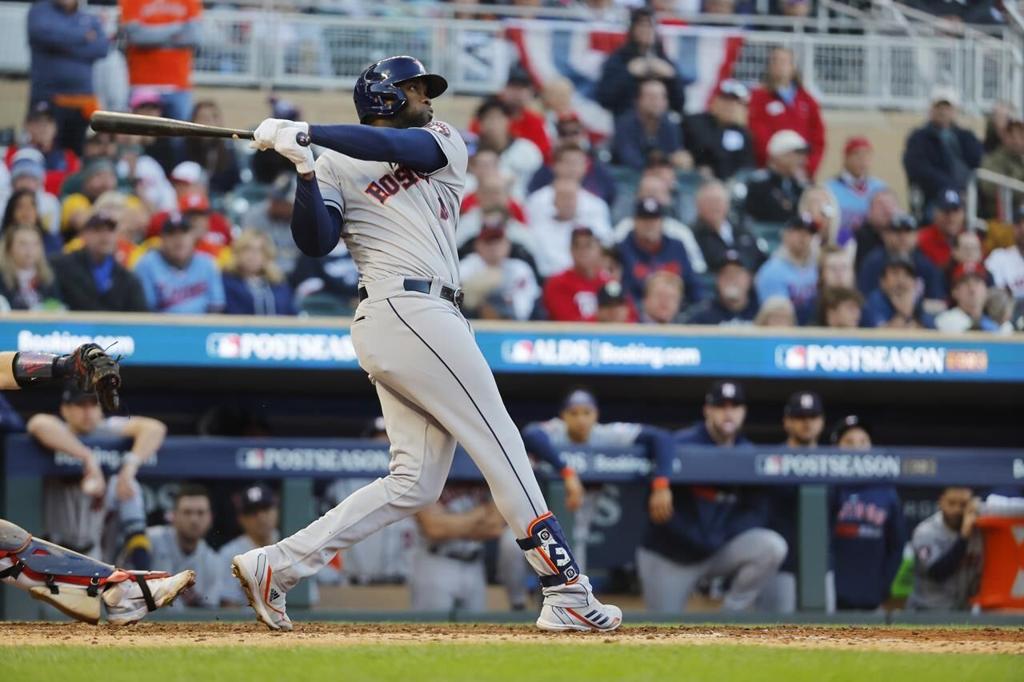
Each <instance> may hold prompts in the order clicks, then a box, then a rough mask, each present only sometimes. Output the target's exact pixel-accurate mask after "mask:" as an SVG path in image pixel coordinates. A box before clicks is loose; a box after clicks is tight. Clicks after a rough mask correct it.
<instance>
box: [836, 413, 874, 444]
mask: <svg viewBox="0 0 1024 682" xmlns="http://www.w3.org/2000/svg"><path fill="white" fill-rule="evenodd" d="M853 429H860V430H862V431H863V432H864V433H866V434H868V438H871V440H874V437H873V436H872V434H871V428H870V427H869V426H868V425H867V424H866V423H865V422H864V420H863V419H861V418H860V417H858V416H857V415H855V414H850V415H847V416H845V417H843V418H842V419H840V420H839V421H837V422H836V423H835V425H834V426H833V427H832V435H831V436H830V437H829V440H830V441H832V444H833V445H835V444H836V443H838V442H839V439H840V438H842V437H843V435H844V434H845V433H846V432H847V431H851V430H853Z"/></svg>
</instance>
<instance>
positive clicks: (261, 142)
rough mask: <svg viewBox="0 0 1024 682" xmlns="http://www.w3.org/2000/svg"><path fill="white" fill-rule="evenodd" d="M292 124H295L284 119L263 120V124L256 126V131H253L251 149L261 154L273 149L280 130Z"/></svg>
mask: <svg viewBox="0 0 1024 682" xmlns="http://www.w3.org/2000/svg"><path fill="white" fill-rule="evenodd" d="M291 123H293V122H292V121H289V120H288V119H284V118H265V119H263V122H262V123H260V124H259V125H258V126H256V130H254V131H252V142H250V143H249V147H250V148H252V149H256V150H258V151H261V152H262V151H265V150H267V149H273V148H274V138H276V137H277V131H278V129H280V128H281V127H282V126H285V125H288V124H291Z"/></svg>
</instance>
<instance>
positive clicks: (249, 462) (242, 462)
mask: <svg viewBox="0 0 1024 682" xmlns="http://www.w3.org/2000/svg"><path fill="white" fill-rule="evenodd" d="M265 459H266V457H265V456H264V454H263V450H262V449H261V448H252V449H251V450H242V451H241V452H239V453H238V468H239V469H262V468H263V463H264V461H265Z"/></svg>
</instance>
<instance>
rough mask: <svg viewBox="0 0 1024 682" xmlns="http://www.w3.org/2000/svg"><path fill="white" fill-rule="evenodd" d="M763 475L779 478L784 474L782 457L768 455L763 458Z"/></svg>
mask: <svg viewBox="0 0 1024 682" xmlns="http://www.w3.org/2000/svg"><path fill="white" fill-rule="evenodd" d="M761 473H762V474H763V475H765V476H778V475H779V474H781V473H782V457H780V456H779V455H768V456H767V457H762V458H761Z"/></svg>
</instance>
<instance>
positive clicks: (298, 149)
mask: <svg viewBox="0 0 1024 682" xmlns="http://www.w3.org/2000/svg"><path fill="white" fill-rule="evenodd" d="M299 133H305V134H307V135H308V134H309V124H308V123H288V124H287V125H283V126H281V127H280V128H278V129H277V135H276V137H275V138H274V150H275V151H276V152H277V153H278V154H280V155H281V156H283V157H284V158H286V159H288V160H289V161H291V162H292V163H294V164H295V170H297V171H298V172H299V173H312V172H313V150H312V149H310V148H309V146H308V145H307V146H302V145H301V144H299V142H298V139H297V138H298V135H299Z"/></svg>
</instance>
